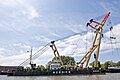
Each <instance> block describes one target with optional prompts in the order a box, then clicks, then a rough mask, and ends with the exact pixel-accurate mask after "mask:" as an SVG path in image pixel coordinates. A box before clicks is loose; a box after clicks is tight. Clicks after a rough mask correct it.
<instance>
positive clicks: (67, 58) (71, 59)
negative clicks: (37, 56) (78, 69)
mask: <svg viewBox="0 0 120 80" xmlns="http://www.w3.org/2000/svg"><path fill="white" fill-rule="evenodd" d="M54 59H55V57H54V58H53V59H52V61H53V60H54ZM61 60H62V62H63V65H72V66H74V65H75V59H74V57H70V56H61ZM52 61H49V62H48V65H49V64H51V63H52Z"/></svg>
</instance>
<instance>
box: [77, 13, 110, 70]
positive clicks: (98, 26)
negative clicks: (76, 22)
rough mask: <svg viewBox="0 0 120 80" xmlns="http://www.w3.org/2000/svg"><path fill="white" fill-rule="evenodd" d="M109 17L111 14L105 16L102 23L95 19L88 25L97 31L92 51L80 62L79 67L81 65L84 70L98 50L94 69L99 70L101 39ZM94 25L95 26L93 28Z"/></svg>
mask: <svg viewBox="0 0 120 80" xmlns="http://www.w3.org/2000/svg"><path fill="white" fill-rule="evenodd" d="M109 15H110V12H109V13H107V14H106V15H105V17H104V18H103V20H102V21H101V22H100V23H99V22H97V21H95V20H94V19H91V20H90V22H89V23H87V26H90V27H91V28H92V29H94V30H95V36H94V39H93V43H92V46H91V48H90V50H89V51H88V52H87V53H86V54H85V56H83V58H82V59H81V60H80V62H78V63H77V66H78V65H79V64H80V67H81V68H83V66H84V67H85V68H87V67H88V63H89V60H90V57H91V55H92V53H93V52H94V51H95V50H96V54H94V58H95V63H94V65H95V66H94V67H95V68H96V69H97V68H99V67H98V57H99V51H100V44H101V38H102V36H103V34H102V31H103V26H104V24H105V22H106V21H107V19H108V17H109ZM93 24H94V25H95V26H93ZM85 63H86V64H85Z"/></svg>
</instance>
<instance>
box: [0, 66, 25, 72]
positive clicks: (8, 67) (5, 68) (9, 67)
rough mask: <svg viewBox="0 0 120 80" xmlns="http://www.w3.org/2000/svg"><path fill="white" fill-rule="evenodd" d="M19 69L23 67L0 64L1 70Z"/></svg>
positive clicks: (11, 70)
mask: <svg viewBox="0 0 120 80" xmlns="http://www.w3.org/2000/svg"><path fill="white" fill-rule="evenodd" d="M18 69H23V67H22V66H0V72H13V71H17V70H18Z"/></svg>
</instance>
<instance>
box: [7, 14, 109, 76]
mask: <svg viewBox="0 0 120 80" xmlns="http://www.w3.org/2000/svg"><path fill="white" fill-rule="evenodd" d="M109 15H110V12H108V13H107V14H106V15H105V17H104V18H103V19H102V21H101V22H97V21H95V20H94V19H91V20H90V22H89V23H87V26H89V27H91V28H92V29H94V30H95V36H94V39H93V43H92V45H91V48H90V50H89V51H88V52H87V53H86V54H85V56H83V58H82V59H81V60H80V61H79V62H78V63H77V64H76V65H75V66H74V67H67V68H66V67H65V66H64V65H63V62H62V60H61V57H60V54H59V52H58V50H57V47H56V45H55V41H52V42H51V45H50V47H51V48H52V50H53V53H54V56H55V60H54V61H53V63H52V64H50V68H49V69H44V70H38V69H36V68H35V67H36V64H33V63H32V61H31V60H32V49H31V51H30V52H31V54H30V63H29V64H30V65H31V69H29V70H26V69H22V70H20V69H18V70H17V71H13V72H12V73H10V74H8V76H54V75H57V76H65V75H101V74H102V75H103V74H105V72H106V71H104V70H103V69H101V68H100V67H99V66H98V57H99V50H100V44H101V38H102V30H103V26H104V24H105V22H106V21H107V19H108V17H109ZM92 24H95V25H94V26H93V25H92ZM95 50H96V54H94V58H95V61H94V68H89V67H88V63H89V60H90V57H91V54H92V53H93V52H94V51H95Z"/></svg>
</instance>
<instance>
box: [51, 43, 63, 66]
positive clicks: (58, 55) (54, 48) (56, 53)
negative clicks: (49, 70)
mask: <svg viewBox="0 0 120 80" xmlns="http://www.w3.org/2000/svg"><path fill="white" fill-rule="evenodd" d="M50 47H51V48H52V50H53V53H54V56H55V57H54V58H55V60H57V61H59V62H60V64H61V66H63V62H62V60H61V56H60V54H59V52H58V49H57V47H56V45H55V41H51V45H50Z"/></svg>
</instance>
